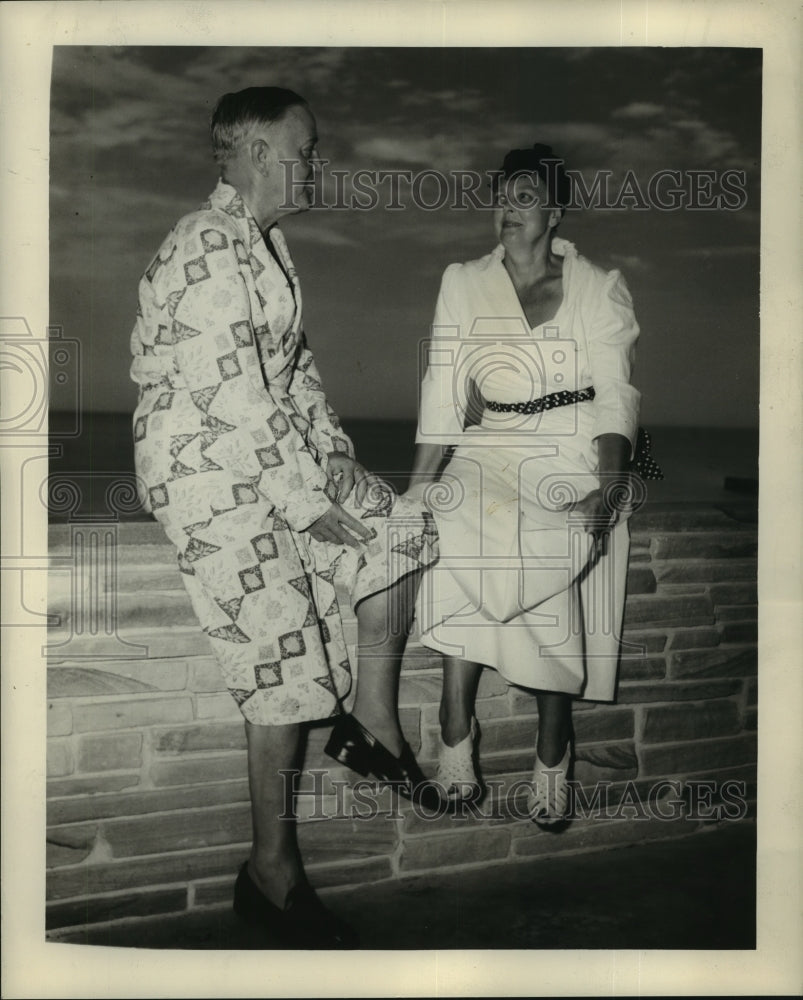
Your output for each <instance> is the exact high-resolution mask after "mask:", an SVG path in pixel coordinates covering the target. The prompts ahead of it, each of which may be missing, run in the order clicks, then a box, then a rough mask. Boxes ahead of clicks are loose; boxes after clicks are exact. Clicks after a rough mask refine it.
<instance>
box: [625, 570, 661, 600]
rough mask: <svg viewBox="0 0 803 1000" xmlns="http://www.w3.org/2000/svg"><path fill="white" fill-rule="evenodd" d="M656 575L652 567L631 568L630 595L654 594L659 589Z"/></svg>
mask: <svg viewBox="0 0 803 1000" xmlns="http://www.w3.org/2000/svg"><path fill="white" fill-rule="evenodd" d="M657 586H658V585H657V583H656V581H655V573H654V572H653V570H652V568H651V567H646V566H631V567H630V569H629V570H628V573H627V593H628V594H654V593H655V591H656V589H657Z"/></svg>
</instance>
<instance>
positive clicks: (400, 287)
mask: <svg viewBox="0 0 803 1000" xmlns="http://www.w3.org/2000/svg"><path fill="white" fill-rule="evenodd" d="M254 85H278V86H286V87H290V88H291V89H293V90H296V91H297V92H298V93H300V94H302V95H303V96H304V97H305V98H306V99H307V100H308V102H309V104H310V106H311V108H312V110H313V112H314V114H315V116H316V119H317V123H318V132H319V135H320V147H319V148H320V155H321V156H322V157H323V158H324V159H325V160H327V161H329V162H328V164H327V166H326V167H325V168H324V172H323V184H322V187H321V189H320V200H321V202H323V203H325V204H328V205H329V206H331V205H332V204H333V202H334V201H335V195H334V187H333V184H334V181H333V175H331V173H330V171H332V170H342V171H346V172H347V176H348V178H351V177H353V174H354V172H355V171H357V170H361V169H362V170H374V171H391V170H400V169H401V170H409V171H412V173H413V175H414V176H417V175H420V173H421V172H422V171H426V170H436V171H441V172H443V173H444V174H445V175H446V176H451V175H450V173H449V172H450V171H458V170H473V171H478V172H481V173H484V172H486V171H491V170H494V169H496V168H498V167H499V166H500V164H501V160H502V158H503V156H504V153H505V152H506V151H507V150H508V149H510V148H515V147H522V146H529V145H530V144H531V143H533V142H535V141H540V142H546V143H548V144H550V145H551V146H552V147H553V149H554V150H555V152H556V154H558V155H559V156H561V157H562V158H563V159H564V161H565V163H566V166H567V167H568V168H569V169H570V170H572V171H574V172H576V173H578V174H580V175H581V176H582V178H583V180H584V183H585V185H586V187H587V188H590V187H591V185H592V183H593V178H594V177H595V175H597V174H598V173H599V172H601V171H608V172H610V175H609V176H610V179H609V182H608V190H609V192H610V193H611V199H610V201H611V203H615V202H616V200H617V196H622V195H623V193H624V192H623V186H625V191H626V190H627V188H626V185H627V184H630V188H629V190H630V191H635V192H636V197H630V198H627V197H620V201H621V204H620V205H619V207H612V204H609V206H608V207H603V206H593V207H590V208H586V209H577V210H570V211H569V212H567V214H566V216H565V217H564V219H563V221H562V223H561V227H560V235H561V236H563V237H565V238H566V239H569V240H571V241H572V242H573V243H575V244H576V246H577V248H578V250H579V251H580V252H581V253H582V254H584V255H585V256H587V257H588V258H590V259H591V260H592V261H594V262H595V263H598V264H600V265H601V266H603V267H605V268H612V267H618V268H620V269H621V270H622V272H623V273H624V275H625V277H626V279H627V281H628V284H629V286H630V289H631V292H632V294H633V298H634V302H635V307H636V314H637V318H638V320H639V323H640V326H641V329H642V334H641V338H640V340H639V345H638V350H637V358H636V368H635V371H634V375H633V381H634V384H635V385H636V386H637V388H638V389H640V391H641V392H642V422H643V423H645V424H647V426H650V425H655V426H658V425H662V426H671V425H676V426H691V427H694V426H700V427H708V426H717V427H748V426H756V425H757V422H758V382H759V235H760V214H759V193H760V173H759V171H760V153H761V95H762V89H761V52H760V50H757V49H736V48H658V47H655V48H583V49H572V48H447V47H431V48H402V47H399V48H372V47H367V46H366V47H352V48H342V47H337V48H336V47H329V48H323V47H318V48H298V47H282V48H265V47H259V48H257V47H255V48H235V47H223V46H219V47H206V48H194V47H181V48H179V47H158V46H151V47H133V46H131V47H113V46H95V47H88V46H86V47H85V46H69V47H66V46H56V47H55V48H54V56H53V69H52V87H51V123H50V128H51V150H50V152H51V212H50V225H51V230H50V239H51V274H50V286H51V301H50V322H51V324H53V325H58V326H61V327H62V328H63V335H64V336H65V337H67V338H73V339H77V340H79V341H80V344H81V352H82V359H83V360H82V389H83V394H82V398H83V400H84V406H85V408H86V409H89V410H96V411H125V410H132V409H133V407H134V404H135V397H136V391H135V387H134V385H133V383H131V382H130V380H129V377H128V365H129V346H128V342H129V335H130V332H131V328H132V326H133V321H134V315H135V309H136V292H137V284H138V281H139V277H140V275H141V274H142V272H143V271H144V269H145V267H146V266H147V264H148V262H149V261H150V259H151V257H152V256H153V254H154V253H155V251H156V250H157V248H158V246H159V244H160V243H161V241H162V239H163V238H164V237H165V236H166V234H167V232H168V230H169V229H170V228H171V227H172V225H173V224H174V223H175V222H176V221H177V220H178V219H179V218H180V217H181V216H182V215H183V214H185V213H186V212H188V211H192V210H193V209H194V208H195V207H197V205H198V204H199V203H200V202H201V201H203V200H204V198H205V197H206V196H207V194H208V193H209V192H210V191H211V190H212V188H213V187H214V185H215V183H216V178H217V174H216V168H215V165H214V163H213V161H212V157H211V152H210V147H209V139H208V121H209V116H210V114H211V111H212V109H213V107H214V105H215V103H216V101H217V99H218V97H219V96H220V95H221V94H222V93H225V92H227V91H233V90H239V89H241V88H243V87H247V86H254ZM668 170H672V171H679V172H680V174H681V187H684V188H685V189H686V190H688V186H689V184H690V183H691V177H692V175H693V172H694V171H709V172H711V173H710V177H711V178H712V179H711V180H710V181H709V182H708V183H709V188H708V190H709V191H710V193H711V196H712V198H713V200H714V201H715V202H716V201H717V196H722V195H723V194H724V195H725V202H724V203H723V202H722V201H721V200H720V201H719V203H718V204H716V205H715V206H714V207H710V206H709V207H707V208H697V209H691V208H688V207H680V208H675V209H669V210H661V209H660V208H659V207H657V206H656V205H654V204H652V203H651V200H650V198H649V194H648V192H649V180H650V178H651V177H654V176H655V175H656V173H658V172H659V171H668ZM728 177H730V178H731V181H730V184H731V188H730V190H731V192H732V193H731V195H730V196H728V194H727V191H726V190H725V187H724V185H726V184H727V183H728V182H727V178H728ZM628 178H629V180H628ZM723 178H725V180H723ZM741 178H743V181H742V180H741ZM349 183H350V181H347V183H346V187H345V188H344V190H345V192H346V201H347V202H348V200H349V198H348V196H349V195H350V194H351V193H352V189H351V187H350V186H349ZM633 185H635V188H634V187H633ZM421 191H422V193H423V194H424V196H425V197H427V198H428V199H430V200H431V201H436V200H437V192H436V191H435V189H434V188H432V187H428V186H427V185H426V184H424V186H422V188H421ZM387 192H388V186H387V184H385V185H384V186H382V187H380V188H379V201H380V204H379V206H378V207H376V208H374V209H372V210H368V211H365V210H362V211H361V210H357V209H338V208H334V207H328V208H327V207H324V205H322V207H320V208H315V209H313V210H312V211H310V212H307V213H304V214H302V215H297V216H293V217H287V218H285V219H284V220H283V221H282V223H281V228H282V229H283V231H284V232H285V235H286V236H287V240H288V243H289V245H290V249H291V253H292V255H293V258H294V261H295V264H296V267H297V269H298V272H299V275H300V278H301V284H302V290H303V295H304V308H305V326H306V329H307V334H308V338H309V341H310V344H311V346H312V348H313V351H314V352H315V355H316V358H317V360H318V366H319V368H320V370H321V372H322V375H323V379H324V384H325V386H326V389H327V392H328V395H329V398H330V400H331V402H332V404H333V405H334V407H335V409H336V410H337V411H338V413H340V415H341V416H343V417H346V418H349V417H351V418H356V417H363V418H374V419H379V418H396V419H408V420H412V419H415V414H416V405H417V398H418V375H417V367H418V356H419V344H420V342H421V340H422V339H423V338H425V337H426V336H427V333H428V330H429V324H430V323H431V320H432V314H433V309H434V305H435V299H436V296H437V292H438V287H439V283H440V278H441V275H442V273H443V270H444V268H445V267H446V266H447V265H448V264H449V263H452V262H453V261H461V260H469V259H474V258H477V257H480V256H483V255H484V254H486V253H488V252H490V251H491V250H492V249H493V246H494V244H495V240H494V236H493V232H492V226H491V215H490V212H488V211H486V210H483V209H481V208H472V207H470V206H469V207H466V208H465V209H462V210H461V209H459V208H455V207H453V206H452V205H451V204H450V203H449V201H448V200H447V203H446V204H445V205H443V206H442V207H440V208H437V209H433V210H424V209H421V208H418V207H416V206H415V205H414V204H413V203H412V198H411V196H410V186H409V184H407V183H405V182H402V183H400V186H399V203H400V204H401V205H402V207H401V208H400V209H397V210H391V209H388V208H387V202H388V200H389V198H388V196H387ZM733 192H735V194H734V193H733ZM638 195H644V201H643V202H641V204H639V201H640V198H639V197H638ZM481 196H482V195H481ZM482 197H484V196H482ZM710 200H711V198H709V201H710ZM66 398H67V397H61V396H60V395H59V391H58V387H55V388H54V393H53V397H52V405H53V407H54V408H56V409H58V408H60V406H62V405H67V404H66Z"/></svg>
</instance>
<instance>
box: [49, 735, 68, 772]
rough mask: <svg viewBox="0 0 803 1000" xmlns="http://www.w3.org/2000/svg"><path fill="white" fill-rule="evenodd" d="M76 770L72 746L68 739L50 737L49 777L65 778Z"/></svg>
mask: <svg viewBox="0 0 803 1000" xmlns="http://www.w3.org/2000/svg"><path fill="white" fill-rule="evenodd" d="M74 770H75V761H74V759H73V752H72V747H71V746H70V741H69V740H68V739H50V740H48V741H47V776H48V778H63V777H64V776H65V775H67V774H72V773H73V771H74Z"/></svg>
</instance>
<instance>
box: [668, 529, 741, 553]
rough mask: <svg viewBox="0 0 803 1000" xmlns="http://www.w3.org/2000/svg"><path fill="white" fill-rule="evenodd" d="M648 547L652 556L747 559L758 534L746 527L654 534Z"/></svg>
mask: <svg viewBox="0 0 803 1000" xmlns="http://www.w3.org/2000/svg"><path fill="white" fill-rule="evenodd" d="M651 551H652V554H653V557H654V558H655V559H749V558H750V557H752V556H755V555H756V553H757V551H758V536H757V535H756V534H755V533H754V532H746V531H738V532H732V531H709V532H702V531H695V532H694V533H693V534H692V533H689V534H685V533H684V534H672V535H655V536H654V537H653V539H652V546H651Z"/></svg>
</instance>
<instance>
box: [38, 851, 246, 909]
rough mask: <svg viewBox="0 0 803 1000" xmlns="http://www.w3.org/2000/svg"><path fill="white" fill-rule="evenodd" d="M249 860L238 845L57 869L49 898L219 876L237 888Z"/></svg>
mask: <svg viewBox="0 0 803 1000" xmlns="http://www.w3.org/2000/svg"><path fill="white" fill-rule="evenodd" d="M247 857H248V846H247V845H245V844H237V845H234V846H227V847H224V848H209V849H205V850H201V851H185V852H174V853H170V854H163V855H150V856H148V857H144V858H126V859H123V860H117V861H108V862H102V863H99V864H93V865H74V866H72V867H69V868H59V869H54V870H52V871H51V872H50V873H49V875H48V878H47V898H48V899H53V900H56V899H72V898H73V897H76V896H80V897H86V896H95V895H98V894H99V893H113V892H121V891H124V890H126V889H140V888H145V887H148V886H153V885H164V886H167V885H185V884H186V883H187V882H189V881H193V880H195V879H203V878H211V877H213V876H216V875H220V876H228V877H229V878H230V879H231V884H232V885H234V879H235V878H236V876H237V870H238V868H239V866H240V865H241V864H242V862H243V861H245V859H246V858H247Z"/></svg>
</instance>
